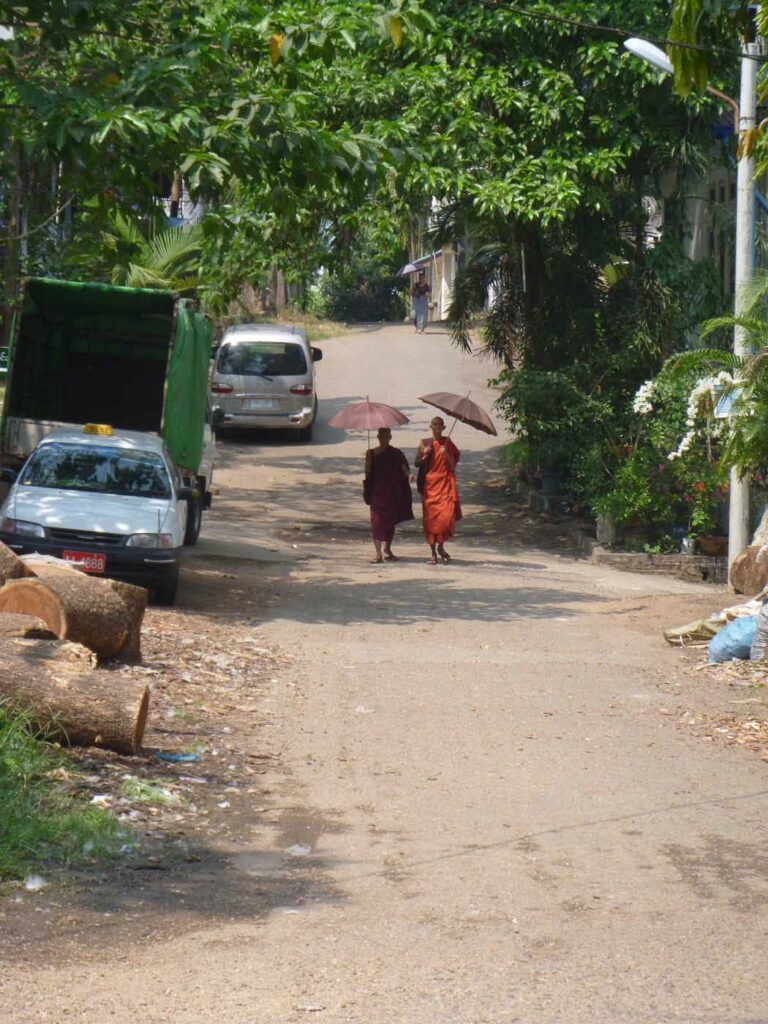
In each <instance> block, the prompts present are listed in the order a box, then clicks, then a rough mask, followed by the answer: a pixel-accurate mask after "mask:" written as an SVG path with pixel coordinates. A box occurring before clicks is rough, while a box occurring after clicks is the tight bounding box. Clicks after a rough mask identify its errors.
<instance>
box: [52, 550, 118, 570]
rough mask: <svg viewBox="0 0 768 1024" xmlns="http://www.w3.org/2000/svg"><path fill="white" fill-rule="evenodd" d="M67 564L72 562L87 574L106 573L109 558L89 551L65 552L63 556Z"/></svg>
mask: <svg viewBox="0 0 768 1024" xmlns="http://www.w3.org/2000/svg"><path fill="white" fill-rule="evenodd" d="M63 558H64V561H65V562H72V563H73V564H74V565H76V566H77V567H78V569H83V570H84V571H85V572H104V570H105V569H106V567H107V556H106V555H98V554H94V553H92V552H89V551H65V552H64V554H63Z"/></svg>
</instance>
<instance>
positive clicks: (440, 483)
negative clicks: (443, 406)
mask: <svg viewBox="0 0 768 1024" xmlns="http://www.w3.org/2000/svg"><path fill="white" fill-rule="evenodd" d="M429 425H430V427H431V428H432V437H431V438H427V439H425V440H424V441H422V442H421V443H420V444H419V451H418V454H417V456H416V465H417V466H422V465H423V466H424V468H425V469H426V474H425V475H424V480H423V485H422V492H421V501H422V508H423V513H424V515H423V522H424V535H425V537H426V538H427V544H429V548H430V551H431V552H432V557H431V558H430V562H431V563H432V565H436V564H437V556H438V555H439V556H440V558H441V559H442V561H443V562H450V561H451V556H450V555H449V554H448V552H447V551H446V550H445V547H444V544H445V541H447V540H450V538H451V537H453V534H454V530H455V527H456V523H457V522H458V520H459V519H461V504H460V502H459V492H458V490H457V488H456V463H457V462H458V461H459V458H460V457H461V456H460V452H459V449H458V448H457V447H456V445H455V444H454V443H453V441H452V440H451V439H450V437H444V436H443V431H444V430H445V423H444V422H443V420H442V418H441V417H440V416H435V418H434V419H433V420H432V422H431V423H430V424H429Z"/></svg>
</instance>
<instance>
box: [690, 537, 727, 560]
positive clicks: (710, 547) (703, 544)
mask: <svg viewBox="0 0 768 1024" xmlns="http://www.w3.org/2000/svg"><path fill="white" fill-rule="evenodd" d="M696 543H697V546H698V549H699V551H700V553H701V554H702V555H712V556H714V557H716V558H724V557H725V556H726V555H727V554H728V538H727V537H716V536H715V535H714V534H709V535H707V536H704V537H699V538H698V540H697V542H696Z"/></svg>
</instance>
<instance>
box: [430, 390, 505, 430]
mask: <svg viewBox="0 0 768 1024" xmlns="http://www.w3.org/2000/svg"><path fill="white" fill-rule="evenodd" d="M419 401H420V402H426V403H427V405H434V407H435V408H436V409H439V410H440V411H441V412H444V413H447V415H448V416H453V417H455V419H457V420H461V422H462V423H466V424H467V426H469V427H474V428H475V430H482V431H483V433H484V434H494V435H495V434H496V433H497V430H496V427H494V425H493V423H492V422H491V417H490V416H489V415H488V413H487V412H486V411H485V409H481V408H480V406H479V405H478V404H477V402H472V401H470V398H469V395H468V394H467V395H454V394H451V392H450V391H435V392H434V394H431V395H422V396H421V398H420V399H419Z"/></svg>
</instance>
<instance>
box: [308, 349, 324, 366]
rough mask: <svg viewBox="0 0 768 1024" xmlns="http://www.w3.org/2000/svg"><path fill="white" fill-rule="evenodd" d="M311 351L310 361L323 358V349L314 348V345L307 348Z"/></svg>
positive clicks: (314, 361) (316, 361) (317, 360)
mask: <svg viewBox="0 0 768 1024" xmlns="http://www.w3.org/2000/svg"><path fill="white" fill-rule="evenodd" d="M309 351H310V352H311V353H312V362H313V363H319V362H320V360H321V359H322V358H323V350H322V349H321V348H315V347H314V345H313V346H312V347H311V348H310V350H309Z"/></svg>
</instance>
